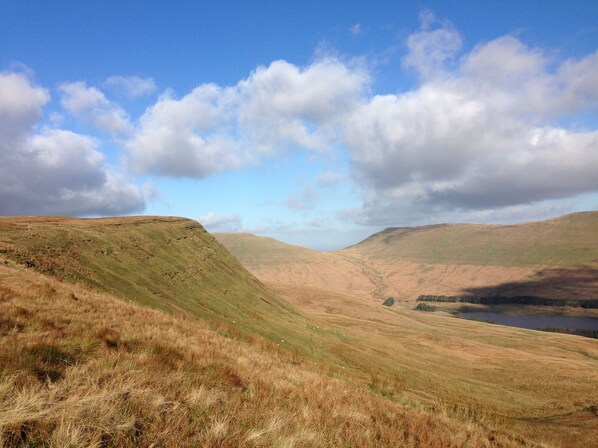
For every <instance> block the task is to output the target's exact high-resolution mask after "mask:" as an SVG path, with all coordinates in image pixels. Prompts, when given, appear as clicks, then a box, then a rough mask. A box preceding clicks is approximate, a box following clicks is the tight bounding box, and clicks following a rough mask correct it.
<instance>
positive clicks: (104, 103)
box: [59, 82, 132, 136]
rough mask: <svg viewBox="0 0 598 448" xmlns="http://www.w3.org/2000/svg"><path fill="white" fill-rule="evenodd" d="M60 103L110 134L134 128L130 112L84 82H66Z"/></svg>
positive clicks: (62, 88)
mask: <svg viewBox="0 0 598 448" xmlns="http://www.w3.org/2000/svg"><path fill="white" fill-rule="evenodd" d="M59 90H60V92H61V93H62V99H61V101H60V103H61V104H62V106H63V107H64V108H65V109H66V110H67V111H68V112H69V113H70V114H72V115H73V116H75V117H76V118H78V119H80V120H83V121H86V122H88V123H92V124H94V125H95V126H97V127H98V128H100V129H101V130H102V131H104V132H106V133H107V134H109V135H112V136H117V135H121V134H126V133H128V132H130V131H131V130H132V126H131V122H130V118H129V114H128V113H127V112H126V111H125V110H124V109H122V108H121V107H119V106H117V105H116V104H113V103H112V102H110V101H109V100H108V98H106V95H104V94H103V93H102V92H101V91H100V90H99V89H97V88H95V87H88V86H87V85H86V84H85V83H84V82H71V83H64V84H62V85H60V87H59Z"/></svg>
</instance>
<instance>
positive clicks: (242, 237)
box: [214, 233, 322, 267]
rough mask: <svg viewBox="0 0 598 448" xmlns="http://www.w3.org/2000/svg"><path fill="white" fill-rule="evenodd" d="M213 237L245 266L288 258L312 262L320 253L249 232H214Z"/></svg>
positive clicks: (280, 262) (256, 265)
mask: <svg viewBox="0 0 598 448" xmlns="http://www.w3.org/2000/svg"><path fill="white" fill-rule="evenodd" d="M214 237H215V238H216V239H217V240H218V241H219V242H220V243H221V244H222V245H223V246H224V247H226V248H227V249H228V250H229V251H230V252H231V253H233V254H234V255H235V257H237V259H238V260H239V261H240V262H241V263H242V264H243V266H245V267H258V266H267V265H277V264H284V263H287V262H288V260H289V258H292V260H293V262H299V263H314V262H318V260H319V259H320V256H321V255H322V254H321V253H320V252H317V251H315V250H312V249H308V248H305V247H301V246H293V245H291V244H285V243H282V242H280V241H278V240H275V239H274V238H268V237H262V236H257V235H252V234H250V233H215V234H214Z"/></svg>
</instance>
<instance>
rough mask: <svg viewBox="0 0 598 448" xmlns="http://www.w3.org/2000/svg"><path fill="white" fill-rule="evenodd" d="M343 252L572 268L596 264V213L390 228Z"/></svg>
mask: <svg viewBox="0 0 598 448" xmlns="http://www.w3.org/2000/svg"><path fill="white" fill-rule="evenodd" d="M347 251H348V252H350V253H355V252H356V253H359V254H360V255H366V256H368V257H370V258H374V259H382V260H406V261H412V262H417V263H429V264H469V265H492V266H515V267H519V266H530V265H533V266H535V265H545V266H551V267H558V268H571V267H574V266H578V265H582V264H588V263H598V212H583V213H575V214H572V215H566V216H562V217H560V218H556V219H551V220H548V221H542V222H531V223H525V224H516V225H480V224H441V225H432V226H423V227H407V228H389V229H386V230H383V231H382V232H379V233H376V234H374V235H372V236H370V237H369V238H367V239H365V240H364V241H362V242H360V243H358V244H356V245H355V246H352V247H351V248H349V249H347Z"/></svg>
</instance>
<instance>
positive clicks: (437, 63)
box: [403, 10, 462, 78]
mask: <svg viewBox="0 0 598 448" xmlns="http://www.w3.org/2000/svg"><path fill="white" fill-rule="evenodd" d="M420 19H421V24H422V28H421V30H420V31H418V32H416V33H413V34H411V35H410V36H409V38H408V39H407V48H408V50H409V52H408V53H407V55H406V56H405V57H404V58H403V66H404V67H406V68H412V69H414V70H416V71H417V72H418V73H419V74H420V76H422V77H423V78H430V77H433V76H439V75H441V74H442V73H443V72H444V69H445V65H446V64H447V62H450V61H451V60H453V59H454V58H455V56H456V55H457V54H458V52H459V50H460V49H461V45H462V39H461V35H460V34H459V32H458V31H457V30H456V29H455V27H454V26H453V25H452V24H451V23H450V22H448V21H442V22H441V21H437V20H436V18H435V17H434V14H433V13H432V12H431V11H429V10H425V11H423V12H422V14H421V16H420ZM434 25H437V26H436V27H434Z"/></svg>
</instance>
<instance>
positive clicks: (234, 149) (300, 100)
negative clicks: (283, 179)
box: [126, 58, 368, 178]
mask: <svg viewBox="0 0 598 448" xmlns="http://www.w3.org/2000/svg"><path fill="white" fill-rule="evenodd" d="M367 83H368V76H367V73H366V72H365V71H364V70H363V69H361V68H359V67H351V66H349V65H348V64H345V63H343V62H341V61H338V60H336V59H330V58H328V59H322V60H319V61H316V62H314V63H313V64H311V65H310V66H308V67H306V68H299V67H297V66H295V65H293V64H290V63H288V62H285V61H275V62H273V63H272V64H270V65H269V66H268V67H258V68H257V69H256V70H255V71H254V72H253V73H251V74H250V76H249V77H247V78H246V79H244V80H241V81H239V82H238V83H237V84H236V85H234V86H231V87H222V86H218V85H214V84H202V85H199V86H198V87H196V88H195V89H193V90H192V91H191V92H190V93H188V94H187V95H185V96H183V97H182V98H175V97H174V96H173V94H172V93H169V92H167V93H166V94H164V95H162V96H161V97H160V99H159V100H158V102H157V103H156V104H154V105H153V106H152V107H150V108H148V110H147V111H146V113H145V114H144V115H143V116H142V117H141V119H140V121H139V125H138V126H137V129H136V131H135V133H134V135H133V136H132V138H131V139H130V140H129V141H128V142H127V144H126V147H127V149H128V151H129V159H128V161H129V166H130V167H131V168H132V169H134V170H135V171H137V172H143V173H153V174H159V175H164V176H172V177H179V176H183V177H195V178H202V177H205V176H208V175H211V174H214V173H217V172H221V171H225V170H235V169H240V168H243V167H247V166H251V165H254V164H256V163H258V162H259V161H260V160H261V159H263V158H264V157H272V156H275V155H279V154H281V153H283V152H284V151H286V150H288V149H289V148H301V149H305V150H309V151H315V152H325V151H327V149H328V148H329V146H330V145H331V144H332V143H333V142H334V141H336V140H335V139H337V136H338V133H339V132H338V130H339V128H340V127H341V126H342V124H343V118H344V117H346V115H347V113H348V111H350V110H351V108H352V107H353V104H354V103H355V102H356V101H358V99H359V98H361V97H362V95H363V91H364V89H365V87H366V86H367Z"/></svg>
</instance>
